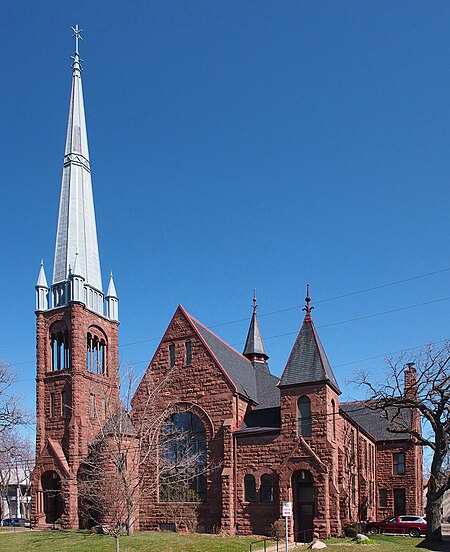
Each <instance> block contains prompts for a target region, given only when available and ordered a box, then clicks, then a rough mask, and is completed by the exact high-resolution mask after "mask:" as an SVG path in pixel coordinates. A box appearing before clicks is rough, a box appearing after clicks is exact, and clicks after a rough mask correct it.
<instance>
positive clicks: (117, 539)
mask: <svg viewBox="0 0 450 552" xmlns="http://www.w3.org/2000/svg"><path fill="white" fill-rule="evenodd" d="M114 540H115V541H116V552H119V551H120V545H119V535H114Z"/></svg>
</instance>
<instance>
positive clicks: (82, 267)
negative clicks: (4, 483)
mask: <svg viewBox="0 0 450 552" xmlns="http://www.w3.org/2000/svg"><path fill="white" fill-rule="evenodd" d="M74 33H75V43H76V48H75V53H74V56H73V64H72V86H71V95H70V104H69V119H68V126H67V135H66V145H65V153H64V162H63V173H62V184H61V196H60V205H59V215H58V227H57V234H56V245H55V257H54V266H53V277H52V281H51V284H50V286H49V285H48V284H47V279H46V275H45V271H44V265H43V263H41V267H40V271H39V277H38V281H37V284H36V351H37V368H36V369H37V373H36V409H37V416H36V467H35V469H34V472H33V476H32V477H33V490H32V509H33V516H34V518H35V519H36V521H37V523H38V524H45V523H52V522H54V521H55V520H57V519H62V520H63V521H64V522H65V524H66V526H67V527H70V528H78V527H79V526H80V525H81V524H82V520H81V516H80V512H79V496H78V494H79V489H78V485H79V471H80V467H81V466H82V464H83V461H84V459H85V458H86V457H87V456H88V454H89V447H90V445H91V444H92V442H93V441H94V440H95V439H96V437H97V435H98V434H99V432H100V431H101V430H102V428H103V427H105V425H106V424H107V423H108V418H109V413H110V411H111V405H113V406H114V407H117V408H119V407H120V398H119V391H120V390H119V360H118V358H119V355H118V350H119V344H118V326H119V312H118V304H119V302H118V297H117V293H116V289H115V285H114V280H113V276H112V274H111V275H110V277H109V283H108V288H107V292H106V295H105V294H104V292H103V289H104V288H103V282H102V274H101V269H100V260H99V259H100V256H99V250H98V243H97V230H96V220H95V212H94V201H93V191H92V182H91V171H90V162H89V151H88V141H87V131H86V120H85V113H84V102H83V91H82V80H81V66H80V57H79V52H78V41H79V33H80V30H79V29H78V27H75V29H74ZM312 309H313V307H312V306H311V298H310V294H309V289H307V293H306V298H305V307H304V309H303V310H304V319H303V323H302V325H301V327H300V329H299V333H298V336H297V338H296V340H295V342H294V344H293V347H292V350H291V351H290V353H289V355H287V361H286V365H285V367H284V370H283V371H282V375H281V377H277V376H275V375H273V374H272V373H271V369H270V367H269V355H268V353H267V351H266V348H265V346H264V341H263V336H262V333H261V330H260V326H259V323H258V316H257V304H256V297H254V301H253V312H252V313H251V320H250V327H249V330H248V335H247V339H246V342H245V347H244V350H243V352H242V353H240V352H239V351H237V350H235V349H234V348H233V347H232V346H230V345H229V344H227V343H226V342H224V341H223V340H222V339H221V338H220V337H219V336H217V335H216V334H215V333H213V332H212V331H211V330H210V329H208V328H207V327H206V326H204V325H203V324H202V323H201V322H200V321H198V320H197V319H196V318H194V316H192V315H191V314H189V313H188V312H187V311H186V310H185V309H184V308H183V307H182V306H181V305H180V306H179V307H178V308H177V309H176V311H175V313H174V315H173V318H172V320H171V322H170V323H169V326H168V327H167V329H166V331H165V333H164V336H163V338H162V340H161V342H160V344H159V346H158V347H157V349H156V352H155V354H154V356H153V359H152V360H151V362H150V364H149V366H148V368H147V371H146V373H145V375H144V377H143V379H142V382H141V384H140V385H139V386H138V387H137V390H136V393H135V395H134V397H133V400H132V410H131V412H130V413H129V419H130V421H131V422H132V423H133V424H134V426H135V427H136V431H138V429H137V428H142V427H145V424H147V423H151V421H152V420H160V425H159V431H160V433H161V434H162V433H163V432H164V430H165V428H167V427H168V426H167V423H168V422H170V424H171V427H174V426H176V427H179V428H181V429H182V430H183V432H184V433H185V435H187V437H188V439H189V440H190V442H191V443H192V446H194V448H195V450H196V451H197V453H198V454H197V456H196V464H197V465H196V467H195V475H194V476H193V477H192V478H191V479H190V481H189V482H188V484H187V485H185V486H183V485H179V486H178V488H175V489H174V488H173V487H171V486H170V485H168V484H167V482H165V481H163V480H162V479H161V477H159V476H158V469H160V465H159V463H160V462H161V455H160V454H154V455H152V457H151V458H150V460H149V464H148V465H146V470H145V473H144V475H143V479H142V492H141V493H140V495H139V499H138V504H137V505H136V515H135V523H136V527H138V528H140V529H151V530H164V529H166V530H167V529H177V523H178V521H177V519H175V518H176V516H175V514H174V512H175V509H174V503H177V504H178V503H182V504H183V505H184V508H185V509H187V510H189V509H191V514H192V516H195V517H196V524H195V527H196V529H197V530H201V531H207V532H213V531H214V532H216V531H220V532H223V533H225V534H241V535H242V534H270V532H271V526H272V524H273V523H274V522H276V521H277V520H278V519H280V518H281V516H282V510H281V504H282V501H289V502H291V503H292V505H293V516H292V518H290V526H289V530H290V536H291V538H294V539H295V540H296V541H303V542H305V541H309V540H311V539H312V534H313V532H317V533H319V534H320V536H321V537H327V536H329V535H340V534H341V533H342V529H343V526H344V525H345V523H347V522H350V521H356V520H366V519H380V518H383V517H385V516H387V515H390V514H421V513H422V512H423V508H422V481H423V477H422V449H421V448H420V447H419V446H416V445H415V443H414V441H413V440H412V439H411V438H410V437H408V436H405V435H403V434H398V433H397V434H396V433H393V432H392V431H389V423H388V421H387V420H386V419H384V418H383V417H382V416H381V415H380V412H379V411H376V410H373V409H371V408H370V405H368V404H366V403H364V402H352V403H345V402H340V395H341V390H340V387H339V383H338V381H337V380H336V377H335V375H334V373H333V369H332V366H331V364H330V362H329V360H328V358H327V356H326V353H325V350H324V348H323V346H322V343H321V341H320V338H319V335H318V333H317V330H316V328H315V326H314V321H313V317H312ZM287 353H288V352H287ZM280 371H281V370H280ZM415 378H416V371H415V369H414V366H409V367H408V368H407V369H406V370H405V393H408V392H413V391H414V385H415V381H416V379H415ZM149 387H150V388H151V389H153V390H157V392H155V393H154V395H153V396H152V400H151V401H149V400H148V389H149ZM407 415H408V417H409V418H408V422H409V423H410V424H411V426H412V427H414V429H415V430H416V431H420V417H419V413H418V412H416V411H414V410H411V411H410V412H408V413H407ZM158 477H159V479H158Z"/></svg>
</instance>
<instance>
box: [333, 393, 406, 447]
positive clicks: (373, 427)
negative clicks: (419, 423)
mask: <svg viewBox="0 0 450 552" xmlns="http://www.w3.org/2000/svg"><path fill="white" fill-rule="evenodd" d="M340 407H341V409H342V410H343V411H344V412H345V413H346V414H347V415H348V417H349V418H350V419H351V420H352V421H353V422H355V424H357V425H359V426H360V427H361V428H362V429H363V430H364V431H366V432H367V433H368V434H369V435H371V436H372V437H373V438H374V439H375V441H398V440H404V439H410V437H409V435H408V434H405V433H393V432H392V431H389V429H390V428H392V429H394V428H395V422H392V421H391V420H392V419H393V418H394V417H396V416H400V420H399V421H401V425H406V426H410V425H411V414H412V413H411V409H410V408H407V409H402V411H401V412H399V409H398V408H396V407H388V408H387V414H388V417H387V418H386V416H385V415H384V413H383V411H382V410H381V409H379V410H378V409H374V408H369V406H368V403H367V401H355V402H347V403H341V404H340Z"/></svg>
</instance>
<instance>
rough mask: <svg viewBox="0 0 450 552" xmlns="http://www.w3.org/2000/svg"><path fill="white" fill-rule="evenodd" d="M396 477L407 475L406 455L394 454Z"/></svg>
mask: <svg viewBox="0 0 450 552" xmlns="http://www.w3.org/2000/svg"><path fill="white" fill-rule="evenodd" d="M394 475H405V453H404V452H397V453H395V454H394Z"/></svg>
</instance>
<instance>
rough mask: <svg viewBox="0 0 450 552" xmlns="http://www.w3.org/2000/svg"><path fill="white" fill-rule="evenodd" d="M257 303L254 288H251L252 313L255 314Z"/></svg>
mask: <svg viewBox="0 0 450 552" xmlns="http://www.w3.org/2000/svg"><path fill="white" fill-rule="evenodd" d="M257 308H258V305H257V303H256V288H253V314H256V309H257Z"/></svg>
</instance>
